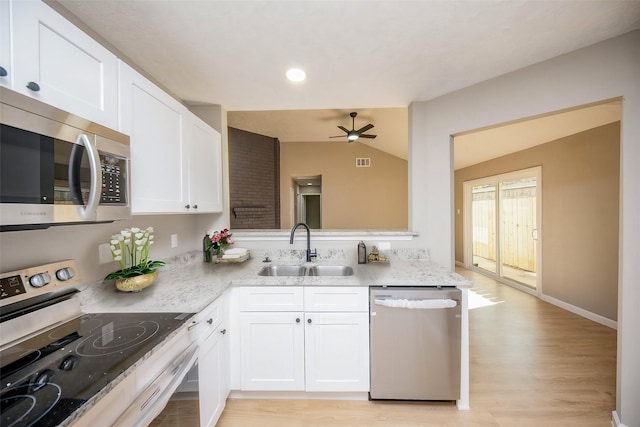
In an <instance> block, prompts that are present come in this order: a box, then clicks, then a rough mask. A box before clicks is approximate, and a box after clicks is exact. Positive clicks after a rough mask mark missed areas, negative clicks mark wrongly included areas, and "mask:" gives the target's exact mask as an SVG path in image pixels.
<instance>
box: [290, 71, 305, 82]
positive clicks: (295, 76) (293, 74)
mask: <svg viewBox="0 0 640 427" xmlns="http://www.w3.org/2000/svg"><path fill="white" fill-rule="evenodd" d="M306 77H307V74H306V73H305V72H304V71H302V70H301V69H300V68H292V69H290V70H288V71H287V78H288V79H289V80H291V81H292V82H301V81H303V80H304V79H305V78H306Z"/></svg>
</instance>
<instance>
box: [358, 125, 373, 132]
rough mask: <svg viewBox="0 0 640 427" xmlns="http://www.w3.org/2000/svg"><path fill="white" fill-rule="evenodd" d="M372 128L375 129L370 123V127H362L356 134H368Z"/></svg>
mask: <svg viewBox="0 0 640 427" xmlns="http://www.w3.org/2000/svg"><path fill="white" fill-rule="evenodd" d="M372 128H373V125H372V124H371V123H369V124H368V125H366V126H364V127H362V128H361V129H358V130H357V131H356V132H358V133H362V132H366V131H368V130H369V129H372Z"/></svg>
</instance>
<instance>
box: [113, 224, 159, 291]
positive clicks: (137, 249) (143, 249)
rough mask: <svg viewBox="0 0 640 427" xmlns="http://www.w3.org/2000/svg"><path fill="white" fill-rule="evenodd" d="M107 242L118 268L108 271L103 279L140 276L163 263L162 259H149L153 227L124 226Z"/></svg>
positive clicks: (151, 271)
mask: <svg viewBox="0 0 640 427" xmlns="http://www.w3.org/2000/svg"><path fill="white" fill-rule="evenodd" d="M109 243H110V246H111V256H112V257H113V260H114V261H117V262H118V264H119V266H120V270H118V271H115V272H113V273H109V274H108V275H107V276H106V277H105V280H111V279H123V278H127V277H135V276H141V275H143V274H149V273H153V272H154V271H156V267H161V266H163V265H165V263H164V262H163V261H152V260H150V259H149V250H150V247H151V245H153V227H147V228H146V229H145V230H142V229H140V228H137V227H131V228H125V229H124V230H122V231H121V232H120V233H118V234H114V235H113V236H111V241H110V242H109Z"/></svg>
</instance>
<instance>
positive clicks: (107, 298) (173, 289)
mask: <svg viewBox="0 0 640 427" xmlns="http://www.w3.org/2000/svg"><path fill="white" fill-rule="evenodd" d="M251 255H252V257H251V259H249V260H248V261H246V262H243V263H220V264H215V263H211V264H209V263H205V262H203V261H202V255H201V254H200V253H199V252H193V253H189V254H185V255H183V256H179V257H176V258H175V259H173V260H170V261H169V262H167V265H166V266H165V267H162V268H160V269H159V272H160V275H159V278H158V281H157V282H156V283H155V284H153V285H151V286H149V287H148V288H146V289H144V290H142V291H141V292H137V293H129V292H120V291H118V290H116V288H115V286H114V284H113V283H112V282H111V281H110V282H98V283H93V284H88V285H85V287H84V289H81V291H82V292H81V293H80V301H81V304H82V309H83V311H85V312H186V313H197V312H199V311H201V310H202V309H204V308H205V307H207V305H209V304H210V303H211V302H213V301H214V300H215V299H216V298H218V297H219V296H220V295H222V294H223V293H224V291H225V290H227V289H228V288H229V287H231V286H383V285H387V286H457V287H459V288H468V287H471V286H472V282H470V281H469V280H467V279H465V278H464V277H462V276H460V275H459V274H456V273H453V272H451V271H448V270H447V269H445V268H443V267H441V266H439V265H437V264H434V263H432V262H430V261H429V256H428V252H427V251H426V250H419V249H407V250H402V249H399V250H393V251H391V252H390V253H387V256H388V257H389V262H388V263H368V264H358V263H357V261H356V258H355V255H354V254H347V253H345V252H344V251H341V250H336V251H328V253H326V254H324V256H323V257H321V258H319V259H318V260H317V261H314V262H311V263H304V262H303V261H301V260H303V256H302V254H301V251H294V250H286V251H285V250H281V251H277V250H271V251H265V250H256V251H254V250H252V251H251ZM267 256H268V257H269V258H270V259H271V260H272V261H271V262H263V259H264V258H265V257H267ZM270 264H278V265H282V264H292V265H293V264H305V265H322V264H326V265H337V264H339V265H349V266H351V267H352V268H353V271H354V273H353V275H352V276H344V277H334V276H332V277H327V276H325V277H317V276H314V277H311V276H301V277H269V276H258V274H257V273H258V271H260V269H261V268H262V267H263V266H265V265H270Z"/></svg>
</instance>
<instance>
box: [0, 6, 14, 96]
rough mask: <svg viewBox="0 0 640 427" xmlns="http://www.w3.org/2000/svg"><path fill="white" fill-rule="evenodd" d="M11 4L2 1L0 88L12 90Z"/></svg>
mask: <svg viewBox="0 0 640 427" xmlns="http://www.w3.org/2000/svg"><path fill="white" fill-rule="evenodd" d="M10 10H11V9H10V8H9V2H8V1H6V0H0V86H4V87H8V88H11V78H12V77H13V67H12V65H11V64H12V62H11V17H10Z"/></svg>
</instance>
